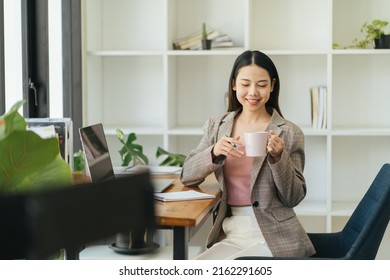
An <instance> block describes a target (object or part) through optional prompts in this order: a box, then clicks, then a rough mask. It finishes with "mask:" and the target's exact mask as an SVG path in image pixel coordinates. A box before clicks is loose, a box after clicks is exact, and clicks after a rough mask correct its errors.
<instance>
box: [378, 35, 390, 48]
mask: <svg viewBox="0 0 390 280" xmlns="http://www.w3.org/2000/svg"><path fill="white" fill-rule="evenodd" d="M375 48H376V49H390V34H382V35H381V37H380V38H379V39H375Z"/></svg>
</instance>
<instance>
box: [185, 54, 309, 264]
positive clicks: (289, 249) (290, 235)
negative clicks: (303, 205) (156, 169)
mask: <svg viewBox="0 0 390 280" xmlns="http://www.w3.org/2000/svg"><path fill="white" fill-rule="evenodd" d="M279 88H280V82H279V75H278V72H277V69H276V67H275V65H274V63H273V62H272V60H271V59H270V58H269V57H268V56H266V55H265V54H264V53H262V52H260V51H245V52H244V53H242V54H241V55H239V56H238V57H237V59H236V61H235V63H234V65H233V69H232V72H231V76H230V79H229V108H228V112H227V113H224V114H221V115H219V116H216V117H212V118H210V119H209V120H207V121H206V123H205V125H204V136H203V138H202V140H201V141H200V143H199V144H198V146H197V147H196V148H195V149H194V150H192V151H191V153H190V154H189V155H188V157H187V159H186V161H185V163H184V165H183V169H182V174H181V181H182V183H183V184H185V185H187V186H191V185H193V186H195V185H199V184H200V183H201V182H203V180H204V179H205V178H206V177H207V176H208V175H210V174H211V173H213V172H214V173H215V176H216V178H217V180H218V181H219V183H220V185H221V188H222V199H221V203H220V206H219V211H218V214H217V216H216V219H215V223H214V225H213V228H212V230H211V232H210V235H209V237H208V241H207V246H206V247H207V249H206V250H205V251H204V252H203V253H201V254H200V255H199V256H198V257H197V258H196V259H234V258H237V257H240V256H249V255H255V256H296V257H303V256H305V257H306V256H311V255H313V254H314V253H315V250H314V247H313V245H312V244H311V242H310V239H309V238H308V236H307V234H306V232H305V230H304V229H303V227H302V225H301V224H300V222H299V220H298V218H297V217H296V214H295V212H294V210H293V207H295V206H296V205H298V204H299V203H300V202H301V201H302V200H303V198H304V197H305V195H306V183H305V178H304V176H303V169H304V164H305V153H304V135H303V132H302V130H301V129H300V128H299V127H298V126H296V125H295V124H293V123H292V122H290V121H288V120H286V119H284V118H283V116H282V114H281V112H280V108H279V101H278V99H279ZM254 131H267V132H268V143H267V155H266V156H264V157H247V156H246V155H245V143H244V137H243V134H244V133H245V132H254ZM242 147H243V148H242Z"/></svg>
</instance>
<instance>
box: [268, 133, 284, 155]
mask: <svg viewBox="0 0 390 280" xmlns="http://www.w3.org/2000/svg"><path fill="white" fill-rule="evenodd" d="M283 149H284V141H283V139H282V138H279V137H278V136H277V135H276V134H275V131H273V130H270V131H269V134H268V144H267V151H268V153H269V154H270V155H271V156H272V157H273V158H274V160H275V161H276V162H278V161H279V160H280V157H281V155H282V151H283Z"/></svg>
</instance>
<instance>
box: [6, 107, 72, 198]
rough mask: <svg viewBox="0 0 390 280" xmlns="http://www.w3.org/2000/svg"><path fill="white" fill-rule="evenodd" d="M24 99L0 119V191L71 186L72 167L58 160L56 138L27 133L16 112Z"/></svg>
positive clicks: (24, 121) (23, 122)
mask: <svg viewBox="0 0 390 280" xmlns="http://www.w3.org/2000/svg"><path fill="white" fill-rule="evenodd" d="M25 102H26V101H25V100H21V101H18V102H17V103H15V104H14V105H13V106H12V107H11V109H10V110H9V112H6V113H5V114H4V115H3V116H0V155H2V156H1V157H0V166H2V168H1V171H0V192H2V193H20V192H24V191H31V190H38V189H44V188H53V187H56V188H57V187H63V186H69V185H71V184H72V174H71V168H70V166H69V164H68V163H66V162H65V160H64V159H63V158H62V157H61V154H60V149H59V142H58V139H57V138H56V137H50V138H45V139H44V138H42V137H40V136H39V135H38V134H36V133H35V132H33V131H31V130H27V125H26V120H25V119H24V118H23V117H22V116H21V115H20V114H19V113H18V110H19V108H20V107H21V106H22V105H23V104H24V103H25Z"/></svg>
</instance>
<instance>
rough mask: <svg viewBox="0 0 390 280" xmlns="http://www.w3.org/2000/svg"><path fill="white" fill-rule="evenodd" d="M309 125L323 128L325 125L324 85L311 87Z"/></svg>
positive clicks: (325, 99) (325, 101) (325, 98)
mask: <svg viewBox="0 0 390 280" xmlns="http://www.w3.org/2000/svg"><path fill="white" fill-rule="evenodd" d="M310 99H311V126H312V128H315V129H325V128H326V126H327V89H326V87H325V86H319V87H311V88H310Z"/></svg>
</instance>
